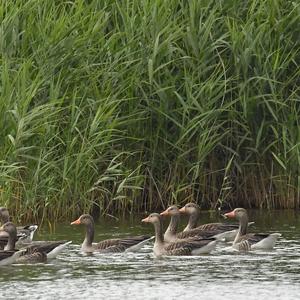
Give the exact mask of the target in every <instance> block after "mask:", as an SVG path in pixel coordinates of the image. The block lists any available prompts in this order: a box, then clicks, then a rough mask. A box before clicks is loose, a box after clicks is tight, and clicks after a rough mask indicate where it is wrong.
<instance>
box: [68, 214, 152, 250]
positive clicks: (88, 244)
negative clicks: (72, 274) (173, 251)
mask: <svg viewBox="0 0 300 300" xmlns="http://www.w3.org/2000/svg"><path fill="white" fill-rule="evenodd" d="M80 224H83V225H85V228H86V233H85V239H84V241H83V243H82V245H81V250H82V251H83V252H86V253H92V252H100V253H118V252H125V251H126V252H127V251H137V250H139V249H140V248H141V247H142V246H143V245H144V244H145V243H146V242H147V241H148V240H149V239H151V237H150V236H146V235H140V236H132V237H124V238H115V239H108V240H104V241H101V242H98V243H93V241H94V233H95V223H94V219H93V217H92V216H91V215H88V214H84V215H81V216H80V217H79V218H78V219H77V220H75V221H73V222H72V223H71V225H80Z"/></svg>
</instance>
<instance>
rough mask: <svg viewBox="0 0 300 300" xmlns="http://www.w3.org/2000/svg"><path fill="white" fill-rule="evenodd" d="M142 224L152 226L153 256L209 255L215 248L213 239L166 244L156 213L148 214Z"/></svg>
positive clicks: (196, 239)
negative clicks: (153, 236) (153, 233)
mask: <svg viewBox="0 0 300 300" xmlns="http://www.w3.org/2000/svg"><path fill="white" fill-rule="evenodd" d="M142 222H145V223H152V224H153V225H154V229H155V242H154V246H153V252H154V255H155V256H162V255H166V256H173V255H176V256H179V255H200V254H206V253H210V252H211V251H212V250H213V249H215V247H216V243H217V242H216V239H214V238H200V237H191V238H188V239H182V240H176V241H175V242H171V243H166V242H165V241H164V236H163V231H162V223H161V216H160V215H159V214H157V213H152V214H150V215H149V216H148V217H147V218H145V219H143V220H142Z"/></svg>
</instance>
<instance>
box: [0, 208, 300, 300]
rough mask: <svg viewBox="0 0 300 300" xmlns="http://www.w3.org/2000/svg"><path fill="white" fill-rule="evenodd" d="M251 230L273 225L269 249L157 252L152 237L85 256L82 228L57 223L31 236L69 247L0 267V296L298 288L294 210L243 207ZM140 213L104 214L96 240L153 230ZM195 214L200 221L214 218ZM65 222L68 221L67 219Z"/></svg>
mask: <svg viewBox="0 0 300 300" xmlns="http://www.w3.org/2000/svg"><path fill="white" fill-rule="evenodd" d="M249 215H250V219H251V220H252V221H255V226H253V227H251V231H255V232H280V233H282V235H283V236H282V238H280V240H279V241H278V243H277V245H276V247H275V249H274V250H273V251H269V252H261V251H259V252H251V253H247V254H239V253H235V252H232V251H228V250H226V248H227V247H228V245H227V244H223V243H221V244H219V245H218V247H217V249H216V250H215V251H214V252H212V253H211V254H210V255H205V256H198V257H168V258H163V259H156V258H154V257H153V254H152V246H151V244H149V245H147V246H145V247H144V248H143V249H142V251H141V252H139V253H123V254H112V255H101V254H95V255H92V256H86V255H84V254H83V253H81V252H80V243H81V241H82V240H83V235H84V230H83V228H82V227H78V226H75V227H71V226H70V225H69V224H68V223H69V222H68V223H66V224H57V225H56V230H55V232H54V233H50V232H49V230H47V229H46V228H42V229H41V230H40V231H39V232H38V234H37V235H36V239H56V240H59V239H68V240H72V241H73V244H72V245H70V247H69V248H68V250H66V251H65V252H63V253H61V254H60V255H59V256H58V257H57V259H55V260H52V261H51V262H48V263H47V264H38V265H13V266H8V267H2V268H1V269H0V283H1V289H0V299H55V298H57V299H176V298H177V299H205V300H209V299H214V300H215V299H230V300H232V299H239V300H241V299H298V297H299V295H300V217H299V216H300V213H299V212H294V211H272V212H268V211H250V212H249ZM142 217H143V216H141V217H139V218H136V219H133V218H131V219H130V220H129V221H124V220H114V219H110V218H106V219H105V220H102V221H100V222H99V223H98V224H97V226H96V235H95V241H100V240H101V239H104V238H109V237H112V236H122V235H128V234H145V233H153V228H152V227H151V226H150V224H145V225H144V224H143V225H142V224H141V223H140V219H141V218H142ZM218 219H219V218H217V217H216V214H214V213H211V214H209V213H206V212H203V214H202V223H205V222H213V221H217V220H218ZM70 221H71V220H70Z"/></svg>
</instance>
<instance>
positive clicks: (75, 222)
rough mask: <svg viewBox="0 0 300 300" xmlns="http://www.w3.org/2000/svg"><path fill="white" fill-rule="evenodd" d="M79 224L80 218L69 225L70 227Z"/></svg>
mask: <svg viewBox="0 0 300 300" xmlns="http://www.w3.org/2000/svg"><path fill="white" fill-rule="evenodd" d="M79 224H81V221H80V218H79V219H77V220H76V221H73V222H72V223H71V225H79Z"/></svg>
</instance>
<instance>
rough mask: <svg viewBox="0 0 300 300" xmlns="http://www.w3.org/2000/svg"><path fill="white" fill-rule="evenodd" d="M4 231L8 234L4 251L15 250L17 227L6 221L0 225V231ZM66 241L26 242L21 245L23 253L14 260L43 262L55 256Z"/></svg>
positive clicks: (65, 244)
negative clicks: (24, 244)
mask: <svg viewBox="0 0 300 300" xmlns="http://www.w3.org/2000/svg"><path fill="white" fill-rule="evenodd" d="M3 231H4V232H6V233H7V234H8V242H7V245H6V246H5V249H4V250H6V251H15V252H17V251H18V250H17V249H15V246H16V240H17V229H16V226H15V225H14V224H13V223H12V222H7V223H5V224H3V225H2V226H1V227H0V232H3ZM70 243H71V242H70V241H69V242H67V241H37V242H32V243H28V244H27V246H26V247H25V246H24V247H23V248H22V249H21V250H24V253H23V254H22V255H21V256H20V257H18V258H17V259H16V262H20V263H25V262H29V263H33V262H45V261H46V260H47V259H51V258H54V257H56V256H57V255H58V254H59V253H60V252H61V251H62V250H63V249H64V248H65V247H66V246H67V245H68V244H70Z"/></svg>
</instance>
